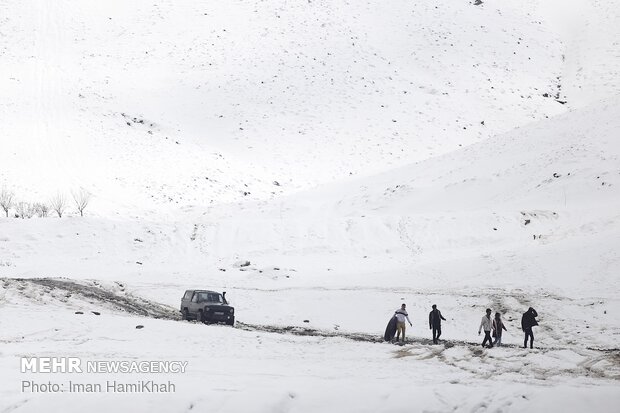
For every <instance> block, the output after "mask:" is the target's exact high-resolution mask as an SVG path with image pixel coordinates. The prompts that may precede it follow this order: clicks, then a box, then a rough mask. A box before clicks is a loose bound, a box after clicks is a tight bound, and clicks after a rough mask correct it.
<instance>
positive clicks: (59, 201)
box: [50, 192, 67, 218]
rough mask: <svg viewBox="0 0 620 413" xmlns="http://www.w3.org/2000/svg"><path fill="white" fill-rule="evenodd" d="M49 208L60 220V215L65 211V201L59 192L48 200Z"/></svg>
mask: <svg viewBox="0 0 620 413" xmlns="http://www.w3.org/2000/svg"><path fill="white" fill-rule="evenodd" d="M50 206H51V207H52V209H53V210H54V211H56V213H57V214H58V218H62V214H64V213H65V209H67V199H66V198H65V196H64V195H63V194H62V193H61V192H57V193H56V195H54V196H53V197H52V199H50Z"/></svg>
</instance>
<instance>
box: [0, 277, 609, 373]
mask: <svg viewBox="0 0 620 413" xmlns="http://www.w3.org/2000/svg"><path fill="white" fill-rule="evenodd" d="M0 285H1V286H2V288H3V289H4V293H3V297H6V296H7V294H17V295H18V296H21V297H25V298H28V299H30V300H34V301H46V302H49V301H50V299H51V300H52V301H60V302H62V303H65V304H67V305H68V304H69V303H70V302H72V300H79V301H82V302H84V301H85V302H86V303H87V304H88V305H93V306H94V308H93V309H96V310H98V311H101V310H102V309H108V310H112V311H115V312H121V313H128V314H131V315H137V316H142V317H149V318H154V319H165V320H178V321H181V317H180V314H179V312H178V311H177V309H175V308H173V307H170V306H167V305H164V304H160V303H157V302H155V301H152V300H148V299H145V298H142V297H138V296H135V295H133V294H131V293H128V292H126V291H125V286H124V285H123V284H122V283H119V282H115V283H109V284H106V285H104V284H103V283H100V282H98V281H92V280H91V281H76V280H69V279H59V278H31V279H25V278H1V279H0ZM0 298H2V297H0ZM80 308H83V304H81V306H80ZM236 328H237V329H240V330H244V331H252V332H264V333H272V334H288V335H295V336H307V337H323V338H342V339H347V340H352V341H357V342H367V343H383V342H384V341H383V337H382V336H380V335H378V334H368V333H356V332H344V331H327V330H322V329H314V328H308V327H301V326H281V325H265V324H252V323H244V322H242V321H237V323H236ZM405 344H406V346H403V347H395V348H396V349H397V350H396V351H395V353H394V357H396V358H403V357H413V358H417V359H420V360H424V359H429V358H436V359H438V360H440V361H443V362H444V363H446V364H450V365H454V366H457V367H458V366H459V361H458V360H459V358H462V357H481V358H485V357H486V354H485V353H484V350H483V349H481V348H480V344H479V343H478V342H471V341H465V340H447V341H444V340H442V341H441V344H440V345H432V341H431V340H429V339H424V338H415V337H414V338H408V339H407V340H406V343H405ZM504 347H505V348H508V349H513V350H515V351H517V350H518V348H519V346H516V345H504ZM453 348H461V349H462V350H463V351H465V352H466V353H467V355H466V356H462V355H460V356H457V357H456V358H455V356H454V355H450V354H449V352H448V350H450V349H453ZM566 350H568V351H572V352H574V353H576V354H578V355H579V356H580V357H582V358H583V361H582V362H580V363H578V364H576V365H575V367H574V368H572V369H569V370H568V371H564V373H568V374H571V375H579V376H589V377H597V378H605V379H612V380H620V349H618V348H611V349H597V348H573V347H537V349H536V350H535V351H536V352H539V353H543V354H545V353H552V352H561V351H566ZM515 362H520V361H518V360H515ZM599 364H604V365H607V366H612V368H606V369H602V368H599V366H597V365H599Z"/></svg>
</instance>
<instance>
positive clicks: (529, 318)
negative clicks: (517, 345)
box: [521, 307, 538, 348]
mask: <svg viewBox="0 0 620 413" xmlns="http://www.w3.org/2000/svg"><path fill="white" fill-rule="evenodd" d="M536 317H538V313H537V312H536V310H534V309H533V308H532V307H530V308H528V310H527V311H526V312H525V313H523V317H521V329H522V330H523V332H524V333H525V340H523V348H527V339H528V337H529V338H530V348H534V332H532V327H534V326H537V325H538V321H536Z"/></svg>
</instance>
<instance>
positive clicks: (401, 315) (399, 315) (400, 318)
mask: <svg viewBox="0 0 620 413" xmlns="http://www.w3.org/2000/svg"><path fill="white" fill-rule="evenodd" d="M406 308H407V306H406V305H405V304H403V305H401V306H400V308H399V309H398V310H396V312H395V313H394V316H395V317H396V341H402V342H403V343H404V342H405V320H407V322H409V325H410V326H412V327H413V324H411V320H409V314H407V310H406ZM401 333H402V335H401Z"/></svg>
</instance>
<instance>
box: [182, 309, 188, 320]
mask: <svg viewBox="0 0 620 413" xmlns="http://www.w3.org/2000/svg"><path fill="white" fill-rule="evenodd" d="M181 319H182V320H185V321H187V320H189V313H188V312H187V308H184V309H183V311H181Z"/></svg>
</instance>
